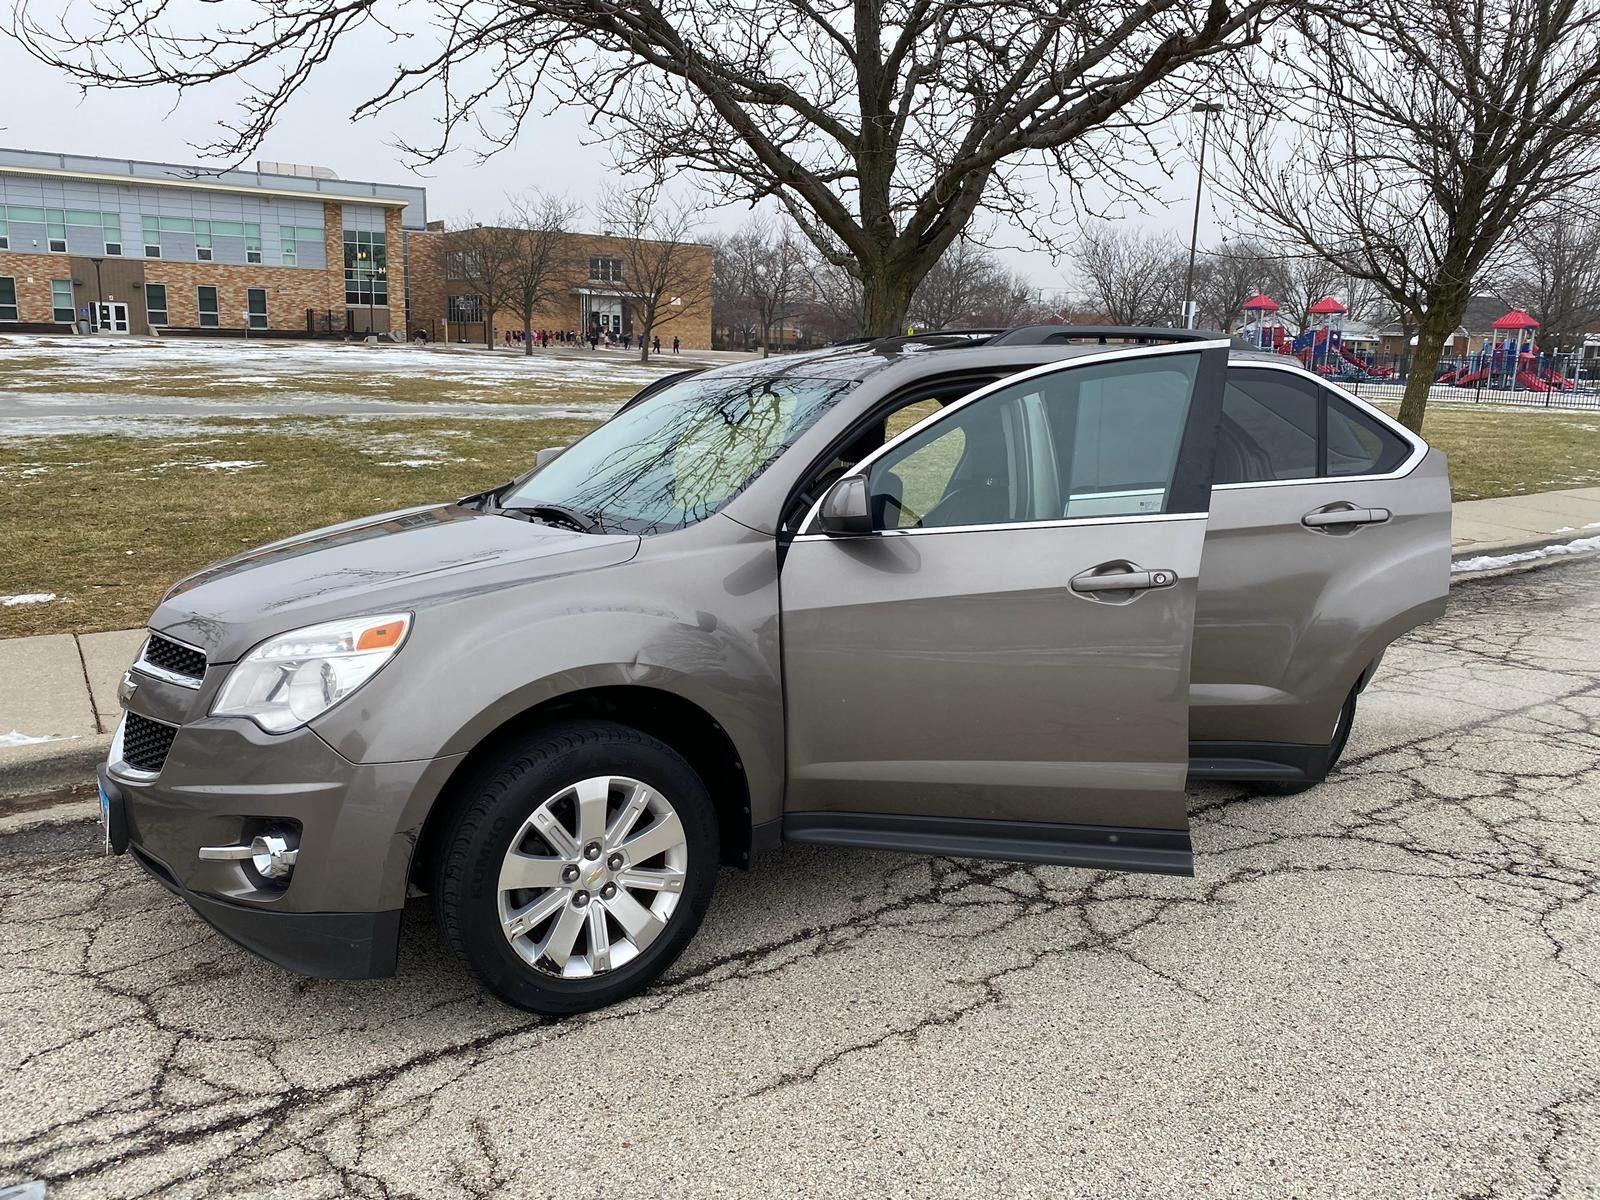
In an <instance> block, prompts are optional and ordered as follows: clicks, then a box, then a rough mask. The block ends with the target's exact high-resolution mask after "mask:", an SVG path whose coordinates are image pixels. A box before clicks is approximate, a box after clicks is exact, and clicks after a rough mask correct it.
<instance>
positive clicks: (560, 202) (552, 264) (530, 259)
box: [500, 191, 581, 355]
mask: <svg viewBox="0 0 1600 1200" xmlns="http://www.w3.org/2000/svg"><path fill="white" fill-rule="evenodd" d="M580 211H581V210H580V209H579V207H578V206H577V205H576V204H574V203H573V202H572V201H570V200H567V199H564V198H562V197H558V196H549V195H545V194H544V193H542V192H539V191H533V192H530V193H528V194H527V195H526V196H521V197H515V198H512V199H511V201H510V210H509V212H508V213H507V214H506V215H504V216H502V217H501V218H500V223H501V225H503V226H504V227H505V228H506V230H507V231H508V232H509V233H511V234H513V235H514V236H513V237H512V238H511V239H509V240H510V242H511V247H512V249H513V251H514V253H513V254H512V255H511V261H510V262H509V263H508V265H507V269H506V272H505V275H506V278H505V297H506V308H507V309H509V310H510V311H511V312H513V313H515V314H516V315H517V316H518V317H520V318H521V319H522V352H523V354H525V355H526V354H532V353H533V316H534V314H535V313H536V312H538V311H540V310H541V309H545V308H549V307H550V306H551V305H553V304H555V303H556V302H557V301H559V300H560V299H561V298H562V297H563V296H564V295H565V293H566V291H567V289H568V288H570V287H571V286H572V284H573V282H574V281H575V280H576V275H577V268H576V264H575V263H574V261H573V245H572V238H571V233H572V225H573V222H574V221H575V220H576V218H577V216H578V213H579V212H580Z"/></svg>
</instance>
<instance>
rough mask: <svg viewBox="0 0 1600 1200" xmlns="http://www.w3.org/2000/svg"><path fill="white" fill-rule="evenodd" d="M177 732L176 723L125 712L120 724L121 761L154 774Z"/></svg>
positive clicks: (165, 758)
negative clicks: (153, 719)
mask: <svg viewBox="0 0 1600 1200" xmlns="http://www.w3.org/2000/svg"><path fill="white" fill-rule="evenodd" d="M177 733H178V727H177V726H176V725H165V724H162V722H160V721H152V720H151V719H150V718H149V717H141V716H140V715H139V714H138V713H133V712H131V713H128V714H126V715H125V716H124V717H123V724H122V761H123V762H125V763H127V764H128V765H129V766H130V767H133V768H134V769H135V770H139V771H149V772H150V773H151V774H152V775H153V774H155V773H156V772H157V771H159V770H161V767H162V764H164V763H165V762H166V761H167V751H168V750H171V749H172V739H173V738H174V737H176V736H177Z"/></svg>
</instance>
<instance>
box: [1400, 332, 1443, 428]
mask: <svg viewBox="0 0 1600 1200" xmlns="http://www.w3.org/2000/svg"><path fill="white" fill-rule="evenodd" d="M1432 311H1433V310H1430V316H1429V317H1427V318H1424V320H1423V322H1422V326H1421V328H1420V329H1419V330H1418V331H1417V351H1416V353H1415V354H1413V355H1412V356H1411V370H1410V373H1409V374H1408V375H1407V376H1406V390H1405V395H1404V396H1403V397H1401V400H1400V424H1402V425H1404V426H1405V427H1406V428H1407V429H1409V430H1411V432H1412V433H1417V434H1420V433H1421V432H1422V418H1423V416H1424V414H1425V413H1426V412H1427V409H1428V393H1429V392H1430V391H1431V390H1432V388H1433V377H1434V374H1435V373H1436V372H1437V371H1438V369H1439V359H1440V358H1441V357H1442V356H1443V355H1444V343H1445V339H1446V338H1447V337H1448V336H1449V335H1450V334H1451V333H1453V332H1454V331H1455V327H1456V322H1455V321H1454V320H1452V321H1451V322H1450V323H1449V325H1448V326H1447V327H1441V326H1443V321H1442V319H1441V320H1434V319H1433V317H1432V316H1431V312H1432Z"/></svg>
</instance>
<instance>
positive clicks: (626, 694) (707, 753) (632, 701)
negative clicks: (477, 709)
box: [411, 687, 750, 889]
mask: <svg viewBox="0 0 1600 1200" xmlns="http://www.w3.org/2000/svg"><path fill="white" fill-rule="evenodd" d="M584 717H593V718H597V719H601V720H607V721H616V722H619V723H620V724H623V725H628V726H631V727H632V728H634V729H637V730H639V731H640V732H641V733H648V734H649V735H650V736H651V737H655V738H659V739H660V740H661V741H663V742H665V743H666V744H667V745H669V746H671V747H672V748H673V749H674V750H676V751H677V752H678V753H679V754H681V755H683V757H684V758H685V759H687V760H688V762H689V765H690V766H692V767H693V768H694V769H695V770H696V771H697V772H698V773H699V775H700V778H702V779H704V780H705V782H706V788H707V790H708V791H710V793H711V798H712V800H714V801H715V802H716V806H717V833H718V835H719V840H720V842H721V845H722V861H723V863H724V864H725V865H728V866H736V867H747V866H749V865H750V787H749V783H748V782H747V781H746V779H745V774H744V766H743V764H742V763H741V762H740V761H739V752H738V751H737V750H736V749H735V748H734V745H733V741H732V739H731V738H729V737H728V734H727V732H726V731H725V730H724V729H723V728H722V726H721V725H720V724H718V723H717V721H716V720H715V719H714V718H713V717H712V716H711V715H710V714H709V713H707V712H706V711H705V710H704V709H703V708H701V707H700V706H699V705H697V704H695V703H694V702H692V701H689V700H685V699H684V698H683V697H682V696H676V695H673V694H672V693H671V692H663V691H660V690H658V689H656V688H648V687H601V688H589V689H587V690H585V691H581V692H572V693H569V694H567V695H564V696H557V697H555V698H554V699H551V700H546V701H545V702H544V703H542V704H538V705H535V706H534V707H533V708H530V709H528V710H527V711H526V712H522V713H518V714H517V715H516V716H514V717H512V718H511V719H510V720H508V721H506V722H505V723H504V724H502V725H501V726H499V728H497V729H495V730H494V731H493V732H491V733H490V734H489V735H488V736H487V737H485V738H483V739H482V740H481V741H480V742H479V743H478V744H477V745H476V746H474V747H473V748H472V749H471V751H469V752H468V754H467V756H466V758H464V759H462V761H461V762H460V763H459V764H458V765H457V767H456V769H455V770H454V771H452V772H451V773H450V778H449V780H448V781H447V782H446V783H445V785H444V787H443V788H442V789H441V790H440V792H439V798H438V799H437V800H436V801H435V802H434V805H433V808H432V809H430V810H429V812H428V815H427V818H426V819H425V820H424V821H423V823H422V828H421V830H420V831H419V832H418V834H417V845H416V850H415V851H414V852H413V853H412V855H411V881H412V882H413V883H414V884H416V885H418V886H419V887H422V888H424V889H426V888H428V887H430V886H431V883H432V876H433V862H434V858H433V856H434V854H435V852H436V851H437V850H438V848H439V843H440V842H441V841H442V839H443V837H444V834H445V831H446V830H447V829H448V828H449V825H450V818H451V816H452V815H453V814H454V812H455V810H456V807H457V806H458V805H459V804H460V803H461V802H462V800H463V798H464V797H465V795H466V788H467V786H468V785H469V784H470V782H471V780H472V777H473V776H474V774H476V773H477V771H478V770H479V769H480V768H481V767H482V766H483V764H484V763H485V762H487V761H490V760H492V759H493V758H494V757H495V756H496V755H498V754H501V753H503V752H504V751H505V750H506V748H507V747H509V746H511V745H513V744H515V743H516V742H518V741H520V740H522V739H523V738H525V737H527V735H528V734H529V733H530V732H531V731H532V730H534V729H536V728H538V727H539V726H541V725H548V724H550V723H551V722H552V721H567V720H572V719H574V718H578V719H581V718H584Z"/></svg>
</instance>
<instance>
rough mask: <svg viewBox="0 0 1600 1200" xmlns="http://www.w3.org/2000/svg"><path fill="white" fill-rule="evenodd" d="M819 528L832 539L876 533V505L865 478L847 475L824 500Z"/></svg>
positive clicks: (818, 519)
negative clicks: (874, 528) (874, 510)
mask: <svg viewBox="0 0 1600 1200" xmlns="http://www.w3.org/2000/svg"><path fill="white" fill-rule="evenodd" d="M817 527H818V528H820V529H821V530H822V532H823V533H825V534H827V535H828V536H829V537H860V536H861V535H862V534H864V533H871V532H872V506H871V505H870V504H869V503H868V497H867V481H866V478H865V476H861V475H846V476H845V477H844V478H843V479H840V480H837V481H836V482H835V483H834V485H833V486H832V487H831V488H829V489H828V491H827V494H826V495H825V496H823V497H822V508H821V509H820V510H819V511H818V513H817Z"/></svg>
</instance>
